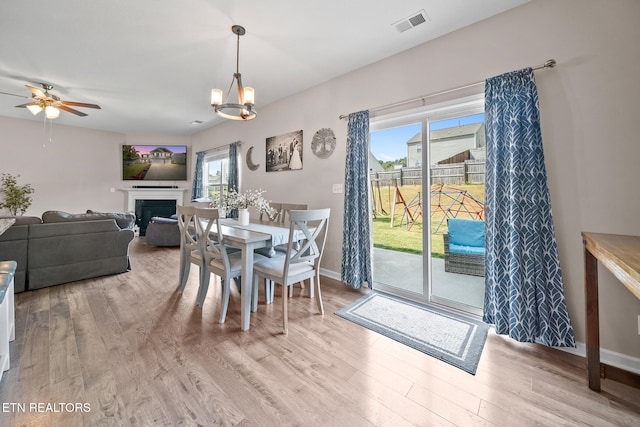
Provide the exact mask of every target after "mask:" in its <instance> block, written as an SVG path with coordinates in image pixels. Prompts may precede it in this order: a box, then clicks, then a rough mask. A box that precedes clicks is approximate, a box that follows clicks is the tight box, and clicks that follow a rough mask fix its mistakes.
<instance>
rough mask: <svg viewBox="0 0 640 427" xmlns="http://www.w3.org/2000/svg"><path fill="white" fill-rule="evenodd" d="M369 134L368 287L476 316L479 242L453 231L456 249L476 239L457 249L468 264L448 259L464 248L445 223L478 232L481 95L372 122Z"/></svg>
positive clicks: (480, 273) (457, 258)
mask: <svg viewBox="0 0 640 427" xmlns="http://www.w3.org/2000/svg"><path fill="white" fill-rule="evenodd" d="M371 129H372V132H371V158H370V165H369V167H370V173H371V194H372V206H373V211H372V215H373V238H374V256H373V260H374V265H373V268H374V269H373V279H374V288H375V289H377V290H380V291H384V292H388V293H393V294H396V295H399V296H402V297H405V298H409V299H412V300H415V301H419V302H424V303H435V304H440V305H446V306H449V307H452V308H455V309H458V310H462V311H466V312H469V313H473V314H481V313H482V306H483V300H484V276H483V274H484V273H483V271H482V268H483V267H484V263H483V258H482V255H481V252H483V250H484V240H483V239H482V238H481V237H478V235H476V234H477V233H476V234H473V233H472V232H471V231H469V230H470V229H471V228H469V229H465V230H463V231H462V232H461V233H458V234H457V235H455V230H454V235H455V236H454V239H455V238H456V237H459V236H460V235H462V236H463V238H462V242H458V243H469V240H470V236H472V235H473V236H476V237H477V239H476V240H477V241H476V242H472V243H473V244H476V245H478V247H477V248H473V247H469V248H467V247H465V248H462V251H463V252H464V251H471V252H474V251H475V252H476V254H477V255H478V257H476V258H474V257H473V256H472V254H461V255H460V256H453V257H452V256H451V248H452V247H453V251H458V250H460V246H465V245H457V246H456V243H455V242H450V241H449V242H447V241H446V239H449V220H450V219H453V222H456V221H458V223H461V224H462V225H465V226H467V227H476V228H477V229H479V230H481V231H482V230H483V226H484V223H483V220H484V159H485V155H484V114H483V100H482V97H481V96H476V97H473V98H468V99H465V100H460V101H458V102H453V103H449V104H448V105H440V106H433V107H431V108H425V109H421V110H420V111H412V112H408V113H405V114H398V113H396V114H394V115H393V116H388V117H382V118H376V119H373V120H372V125H371ZM469 221H470V222H469ZM481 231H480V232H481ZM451 245H453V246H451ZM469 260H471V261H472V263H471V267H469V266H468V265H467V263H468V262H469ZM452 261H453V263H452ZM460 262H462V263H460Z"/></svg>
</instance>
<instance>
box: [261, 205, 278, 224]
mask: <svg viewBox="0 0 640 427" xmlns="http://www.w3.org/2000/svg"><path fill="white" fill-rule="evenodd" d="M269 207H270V208H271V209H272V212H271V214H269V213H267V212H265V211H260V221H266V222H273V223H275V224H281V217H282V203H277V202H269Z"/></svg>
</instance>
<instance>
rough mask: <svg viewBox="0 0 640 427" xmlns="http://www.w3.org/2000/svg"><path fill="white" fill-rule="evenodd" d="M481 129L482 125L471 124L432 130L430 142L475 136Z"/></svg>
mask: <svg viewBox="0 0 640 427" xmlns="http://www.w3.org/2000/svg"><path fill="white" fill-rule="evenodd" d="M482 128H484V123H472V124H470V125H462V126H455V127H451V128H445V129H438V130H432V131H431V142H436V141H439V140H441V139H449V138H460V137H462V136H467V135H475V134H477V133H478V131H480V129H482Z"/></svg>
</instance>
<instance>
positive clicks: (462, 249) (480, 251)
mask: <svg viewBox="0 0 640 427" xmlns="http://www.w3.org/2000/svg"><path fill="white" fill-rule="evenodd" d="M449 252H455V253H457V254H465V255H484V246H483V247H480V246H464V245H456V244H452V243H449Z"/></svg>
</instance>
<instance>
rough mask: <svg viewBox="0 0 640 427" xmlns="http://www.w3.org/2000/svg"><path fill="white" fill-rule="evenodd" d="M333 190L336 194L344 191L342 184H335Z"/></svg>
mask: <svg viewBox="0 0 640 427" xmlns="http://www.w3.org/2000/svg"><path fill="white" fill-rule="evenodd" d="M332 191H333V193H334V194H338V193H342V184H333V188H332Z"/></svg>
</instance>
